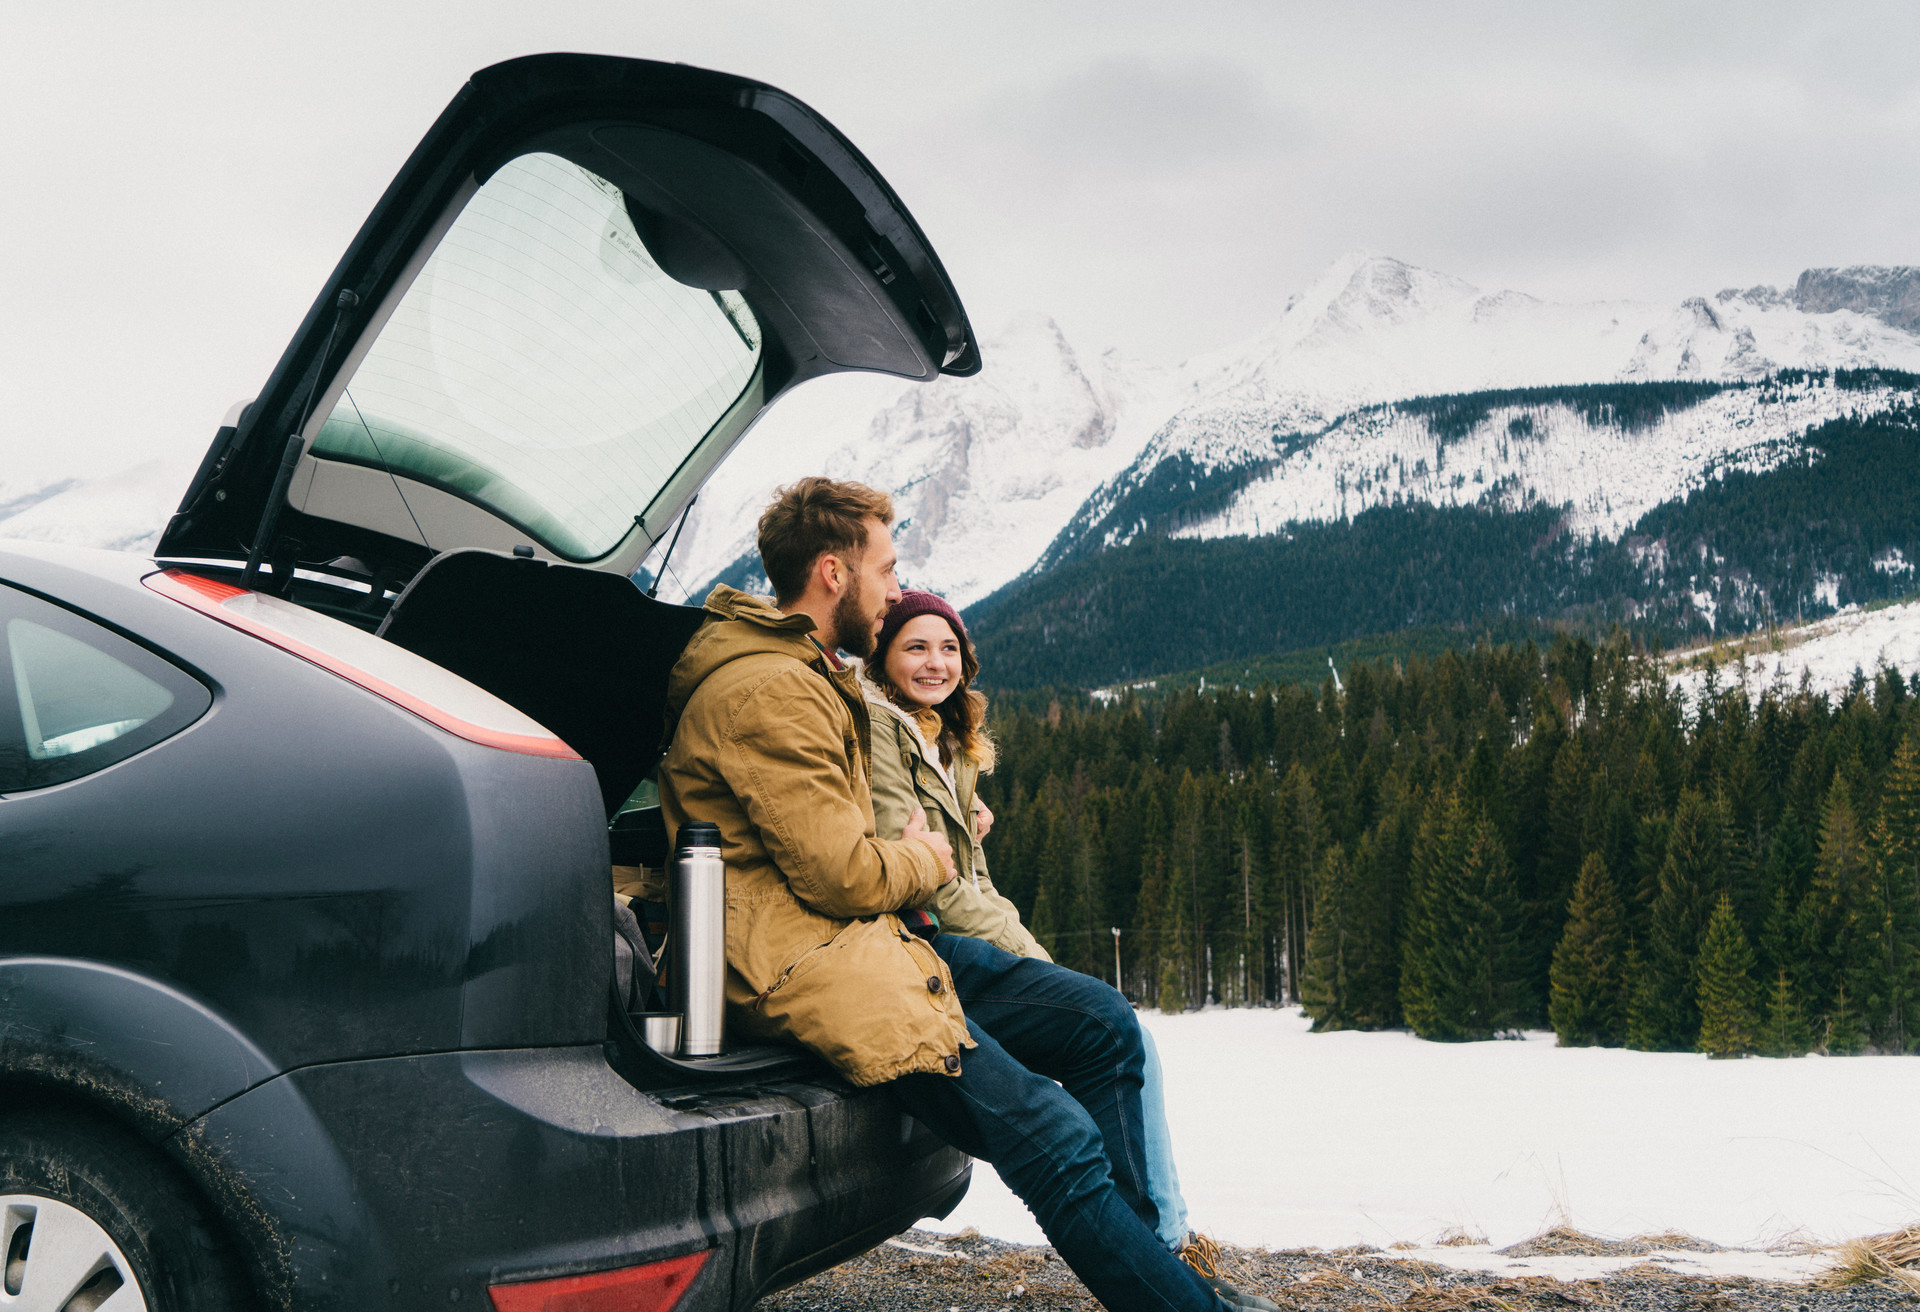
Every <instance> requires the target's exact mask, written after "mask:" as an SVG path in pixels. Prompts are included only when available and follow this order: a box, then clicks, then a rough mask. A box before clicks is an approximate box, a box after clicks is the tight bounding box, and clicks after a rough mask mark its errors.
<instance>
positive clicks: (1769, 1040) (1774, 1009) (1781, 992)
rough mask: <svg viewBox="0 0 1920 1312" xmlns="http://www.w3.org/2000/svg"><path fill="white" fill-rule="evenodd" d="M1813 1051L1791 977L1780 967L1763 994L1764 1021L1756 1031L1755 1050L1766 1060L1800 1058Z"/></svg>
mask: <svg viewBox="0 0 1920 1312" xmlns="http://www.w3.org/2000/svg"><path fill="white" fill-rule="evenodd" d="M1812 1049H1813V1036H1812V1034H1811V1033H1810V1032H1809V1031H1808V1029H1807V1013H1806V1009H1805V1008H1804V1007H1802V1006H1801V1005H1800V991H1799V989H1798V988H1797V987H1795V985H1794V982H1793V976H1791V975H1789V974H1788V973H1787V970H1786V967H1784V966H1782V967H1781V968H1780V969H1778V970H1776V971H1775V972H1774V976H1773V987H1772V988H1771V989H1769V990H1768V991H1767V1017H1766V1021H1765V1023H1764V1024H1763V1025H1762V1027H1761V1030H1760V1041H1759V1050H1760V1052H1761V1053H1762V1054H1763V1055H1764V1056H1768V1057H1804V1056H1805V1055H1806V1054H1807V1053H1808V1052H1810V1051H1812Z"/></svg>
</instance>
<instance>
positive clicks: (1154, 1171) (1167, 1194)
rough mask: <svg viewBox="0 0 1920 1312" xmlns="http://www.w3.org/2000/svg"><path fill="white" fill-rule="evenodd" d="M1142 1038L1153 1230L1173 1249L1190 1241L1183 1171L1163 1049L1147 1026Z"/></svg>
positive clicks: (1142, 1090)
mask: <svg viewBox="0 0 1920 1312" xmlns="http://www.w3.org/2000/svg"><path fill="white" fill-rule="evenodd" d="M1140 1039H1141V1042H1142V1044H1143V1045H1144V1046H1145V1048H1146V1050H1147V1061H1146V1069H1145V1071H1144V1073H1143V1075H1142V1077H1141V1088H1140V1107H1141V1113H1142V1115H1143V1116H1144V1117H1145V1120H1146V1126H1147V1197H1149V1198H1151V1199H1152V1200H1153V1206H1154V1210H1155V1211H1156V1212H1158V1213H1159V1215H1160V1221H1159V1224H1157V1225H1156V1226H1155V1227H1154V1233H1155V1234H1157V1235H1159V1236H1160V1242H1161V1243H1163V1244H1165V1245H1166V1246H1167V1248H1168V1249H1169V1250H1170V1251H1172V1252H1175V1253H1177V1252H1179V1251H1180V1249H1181V1248H1182V1247H1183V1246H1184V1245H1185V1244H1186V1242H1187V1200H1186V1199H1185V1198H1183V1197H1182V1196H1181V1194H1180V1172H1178V1171H1176V1170H1175V1169H1174V1166H1173V1136H1172V1135H1171V1134H1169V1133H1168V1132H1167V1097H1166V1086H1165V1083H1164V1081H1163V1080H1162V1079H1161V1075H1160V1049H1159V1048H1157V1047H1155V1046H1154V1042H1153V1035H1152V1034H1150V1033H1148V1032H1147V1031H1146V1029H1145V1028H1142V1029H1141V1031H1140Z"/></svg>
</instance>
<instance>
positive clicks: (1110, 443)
mask: <svg viewBox="0 0 1920 1312" xmlns="http://www.w3.org/2000/svg"><path fill="white" fill-rule="evenodd" d="M984 353H985V355H986V358H987V360H988V361H989V362H990V365H989V368H988V369H986V370H985V371H984V372H983V373H981V374H980V375H978V376H977V377H974V378H941V379H938V380H936V381H934V382H932V383H929V384H926V385H924V386H908V387H905V388H904V389H902V390H901V391H899V392H898V393H897V395H896V396H895V397H894V398H893V399H892V400H891V401H890V402H889V403H888V404H886V405H885V406H884V407H883V408H882V409H881V410H880V412H879V413H878V414H875V415H873V416H872V417H871V419H870V420H869V421H868V422H867V423H866V424H865V425H864V429H863V430H862V431H858V432H857V433H856V434H854V435H851V436H850V437H849V438H848V440H846V441H845V442H844V443H843V444H842V445H840V446H839V447H838V448H837V449H833V450H830V451H828V452H826V453H824V455H823V456H821V457H820V458H819V459H818V461H817V463H816V465H815V468H814V471H813V472H818V473H823V474H827V475H830V476H832V477H836V478H853V479H859V480H860V481H861V482H864V483H868V484H871V485H872V486H874V487H880V488H885V489H887V490H888V491H890V492H892V494H893V497H894V503H895V507H896V510H897V512H898V514H899V516H900V520H899V523H898V525H897V528H896V531H895V535H894V536H895V540H896V542H897V544H898V546H899V550H900V573H901V576H902V578H904V579H905V580H906V581H907V582H908V583H909V584H910V585H914V586H925V587H932V588H936V589H938V590H940V591H941V592H943V593H945V594H946V595H948V596H949V597H952V598H953V599H954V600H956V601H957V602H959V603H960V604H962V605H965V604H967V603H969V602H972V601H975V600H977V599H978V598H980V597H982V596H985V595H986V594H987V593H989V592H991V591H993V589H995V588H997V587H999V586H1000V585H1001V584H1003V583H1005V582H1006V581H1007V580H1009V579H1011V578H1013V577H1015V576H1016V575H1018V574H1019V573H1020V572H1021V571H1022V570H1024V569H1026V568H1027V567H1028V566H1029V565H1031V564H1032V563H1033V562H1034V561H1035V560H1036V559H1038V558H1039V556H1040V553H1041V552H1042V551H1044V550H1045V549H1046V546H1047V544H1048V543H1049V542H1051V541H1052V540H1053V538H1054V537H1055V536H1056V535H1057V534H1058V533H1059V532H1060V530H1061V529H1062V528H1063V527H1065V525H1066V523H1067V521H1068V520H1069V519H1070V518H1072V516H1073V514H1074V512H1075V511H1076V510H1078V509H1079V508H1080V506H1081V504H1082V503H1083V502H1084V501H1085V500H1086V499H1087V496H1088V495H1089V494H1090V493H1091V492H1092V491H1093V490H1094V489H1095V488H1097V487H1099V486H1100V485H1101V484H1102V483H1103V482H1105V481H1107V480H1108V479H1111V478H1112V477H1114V476H1115V475H1117V474H1119V473H1120V472H1121V471H1122V470H1124V469H1126V468H1127V467H1128V465H1130V464H1131V463H1132V462H1133V461H1134V460H1135V458H1136V457H1138V456H1139V454H1140V452H1141V449H1142V448H1143V447H1145V445H1146V444H1147V441H1148V439H1149V438H1151V437H1152V436H1153V433H1154V431H1155V429H1156V428H1158V427H1159V426H1160V425H1161V424H1162V423H1163V422H1164V421H1165V419H1166V418H1167V416H1168V415H1169V414H1171V413H1173V412H1174V411H1175V410H1176V409H1177V408H1178V406H1179V403H1180V397H1181V394H1182V390H1183V384H1187V383H1188V382H1189V380H1190V375H1191V373H1192V370H1191V369H1174V370H1168V369H1157V368H1152V367H1149V366H1146V365H1143V364H1140V363H1138V362H1136V361H1129V360H1127V359H1125V358H1123V357H1121V356H1120V355H1118V354H1117V353H1115V352H1112V351H1109V352H1107V353H1105V354H1102V355H1091V356H1090V355H1087V354H1085V353H1083V352H1081V351H1078V350H1076V349H1075V348H1074V346H1073V345H1072V344H1070V343H1069V342H1068V341H1067V339H1066V337H1065V335H1064V334H1063V333H1062V332H1061V331H1060V328H1059V326H1058V325H1057V324H1055V323H1054V322H1053V321H1052V320H1051V319H1049V318H1046V317H1044V316H1042V315H1030V316H1025V317H1023V318H1020V319H1018V320H1016V321H1014V322H1013V323H1012V324H1010V325H1008V327H1007V328H1006V329H1005V330H1004V331H1002V332H1001V333H1000V334H998V335H997V336H995V337H993V338H990V339H988V340H987V342H986V343H985V346H984ZM796 399H797V398H796ZM777 418H778V412H777V411H776V413H775V415H773V416H770V417H769V422H771V421H772V420H773V419H777ZM748 441H749V442H753V441H754V438H753V437H749V439H748ZM745 454H747V453H746V452H745V451H743V452H740V453H736V455H735V456H734V457H730V458H729V460H728V462H727V465H726V466H723V474H733V473H734V472H735V471H736V470H739V471H743V472H757V473H759V475H760V476H759V477H757V478H745V479H741V478H738V477H735V478H732V479H724V478H722V477H716V479H715V483H714V484H713V485H710V487H709V490H708V491H707V492H705V493H703V494H702V496H701V504H700V505H698V506H696V507H695V509H694V511H693V512H692V514H690V515H689V517H688V528H687V536H686V541H685V542H684V543H683V544H682V545H681V546H680V547H679V548H678V550H677V551H676V553H675V558H674V561H673V571H674V574H675V575H676V576H677V577H678V578H679V579H682V580H685V581H686V582H687V583H688V584H693V583H694V581H695V580H705V579H709V578H713V577H716V576H719V575H722V574H723V573H726V572H728V571H729V570H730V569H731V568H737V569H740V570H748V571H750V569H751V567H752V564H753V562H754V561H755V560H756V559H757V556H756V555H755V554H754V553H755V547H754V526H755V522H756V521H757V519H758V517H759V514H760V511H761V509H762V508H764V506H765V505H766V502H767V500H768V497H769V495H770V494H771V492H772V490H773V488H774V486H775V485H776V484H778V483H780V482H783V481H785V479H786V478H787V477H790V476H791V474H789V473H786V472H784V471H764V470H760V469H759V468H758V467H757V466H755V465H751V464H742V463H740V457H741V456H742V455H745ZM794 472H798V471H794ZM691 590H692V591H696V592H697V591H698V590H699V589H698V587H697V586H695V587H693V588H692V589H691Z"/></svg>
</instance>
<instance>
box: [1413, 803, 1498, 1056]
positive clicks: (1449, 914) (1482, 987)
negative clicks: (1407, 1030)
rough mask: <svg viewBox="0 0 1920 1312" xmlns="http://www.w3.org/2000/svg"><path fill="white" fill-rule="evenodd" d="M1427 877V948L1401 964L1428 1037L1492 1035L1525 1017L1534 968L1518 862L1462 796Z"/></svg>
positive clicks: (1418, 1023) (1419, 1027)
mask: <svg viewBox="0 0 1920 1312" xmlns="http://www.w3.org/2000/svg"><path fill="white" fill-rule="evenodd" d="M1441 848H1442V851H1441V852H1440V853H1438V854H1437V856H1438V859H1437V860H1435V861H1434V863H1433V869H1432V870H1431V871H1430V873H1429V874H1428V875H1427V876H1425V879H1426V888H1425V893H1426V897H1425V905H1424V906H1423V907H1421V908H1420V910H1419V912H1418V914H1420V915H1421V916H1422V917H1423V920H1424V922H1425V925H1424V929H1423V932H1422V934H1421V935H1420V939H1419V944H1420V946H1419V948H1418V949H1417V950H1414V951H1410V952H1409V954H1408V956H1407V957H1406V959H1405V961H1404V962H1403V964H1402V968H1401V1009H1402V1010H1403V1012H1404V1013H1405V1015H1406V1018H1407V1023H1408V1024H1409V1025H1411V1026H1413V1029H1414V1032H1415V1033H1416V1034H1418V1035H1420V1036H1421V1037H1422V1038H1428V1039H1446V1040H1461V1039H1487V1038H1492V1037H1493V1036H1494V1035H1495V1034H1497V1033H1499V1032H1500V1031H1501V1030H1504V1029H1508V1028H1511V1027H1512V1026H1513V1025H1514V1024H1515V1023H1516V1022H1517V1021H1518V1019H1519V1012H1520V1002H1521V993H1522V988H1523V983H1524V973H1525V969H1526V965H1525V961H1524V958H1523V957H1522V956H1521V953H1520V950H1519V943H1518V938H1519V933H1518V931H1519V927H1520V923H1521V913H1522V908H1521V904H1520V895H1519V891H1518V890H1517V889H1516V888H1515V887H1514V880H1513V867H1512V865H1511V864H1510V863H1509V862H1508V860H1507V855H1506V852H1505V851H1504V850H1503V849H1502V847H1501V843H1500V836H1499V834H1498V833H1497V832H1496V831H1495V830H1494V827H1493V822H1492V821H1491V820H1489V819H1487V818H1486V817H1485V816H1484V815H1480V814H1478V813H1477V811H1476V810H1474V809H1472V808H1469V807H1467V806H1466V805H1464V804H1462V803H1461V802H1460V800H1459V799H1458V798H1457V797H1456V798H1455V799H1454V801H1453V803H1452V805H1450V806H1449V807H1448V817H1447V822H1446V827H1445V832H1444V833H1443V836H1442V839H1441Z"/></svg>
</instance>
